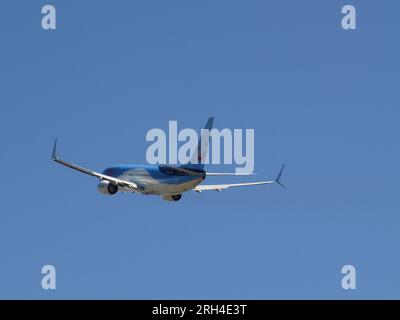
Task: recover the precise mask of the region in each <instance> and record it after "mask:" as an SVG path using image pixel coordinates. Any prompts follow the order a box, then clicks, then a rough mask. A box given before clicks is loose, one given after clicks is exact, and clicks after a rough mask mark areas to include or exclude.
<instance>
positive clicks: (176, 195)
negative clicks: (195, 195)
mask: <svg viewBox="0 0 400 320" xmlns="http://www.w3.org/2000/svg"><path fill="white" fill-rule="evenodd" d="M171 197H172V199H173V200H174V201H179V200H181V198H182V195H181V194H174V195H172V196H171Z"/></svg>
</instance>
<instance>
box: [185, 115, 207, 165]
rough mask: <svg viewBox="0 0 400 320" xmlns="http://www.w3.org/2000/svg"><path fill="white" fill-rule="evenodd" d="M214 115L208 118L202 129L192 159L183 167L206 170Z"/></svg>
mask: <svg viewBox="0 0 400 320" xmlns="http://www.w3.org/2000/svg"><path fill="white" fill-rule="evenodd" d="M213 124H214V117H210V118H208V120H207V123H206V126H205V127H204V130H202V133H201V137H200V139H199V142H198V144H197V150H196V152H195V153H194V155H193V157H192V159H190V161H189V163H187V164H184V165H182V166H181V167H182V168H185V169H189V170H194V171H204V162H205V161H206V159H207V152H208V145H209V142H210V131H211V129H212V128H213Z"/></svg>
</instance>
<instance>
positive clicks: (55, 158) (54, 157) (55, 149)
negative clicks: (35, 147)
mask: <svg viewBox="0 0 400 320" xmlns="http://www.w3.org/2000/svg"><path fill="white" fill-rule="evenodd" d="M56 151H57V139H56V140H55V141H54V146H53V152H52V153H51V159H52V160H57V159H58V157H57V155H56Z"/></svg>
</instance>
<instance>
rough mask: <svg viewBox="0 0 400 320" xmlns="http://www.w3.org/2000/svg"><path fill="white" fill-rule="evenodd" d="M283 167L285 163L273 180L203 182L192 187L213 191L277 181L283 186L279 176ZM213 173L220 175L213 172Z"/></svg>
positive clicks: (200, 190) (195, 189)
mask: <svg viewBox="0 0 400 320" xmlns="http://www.w3.org/2000/svg"><path fill="white" fill-rule="evenodd" d="M284 168H285V164H283V165H282V167H281V170H280V171H279V173H278V175H277V176H276V178H275V180H269V181H257V182H245V183H232V184H208V185H207V184H205V185H198V186H196V187H194V188H193V190H194V191H196V192H202V191H208V190H215V191H222V190H224V189H228V188H233V187H246V186H257V185H260V184H273V183H277V184H279V185H280V186H282V187H284V188H285V185H283V184H282V182H281V176H282V172H283V169H284ZM215 175H220V174H219V173H218V174H215Z"/></svg>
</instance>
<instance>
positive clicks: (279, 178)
mask: <svg viewBox="0 0 400 320" xmlns="http://www.w3.org/2000/svg"><path fill="white" fill-rule="evenodd" d="M284 168H285V164H283V165H282V167H281V170H279V173H278V175H277V177H276V178H275V180H274V182H275V183H277V184H279V185H280V186H281V187H284V188H286V186H285V185H284V184H283V183H281V181H280V180H281V176H282V172H283V169H284Z"/></svg>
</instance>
